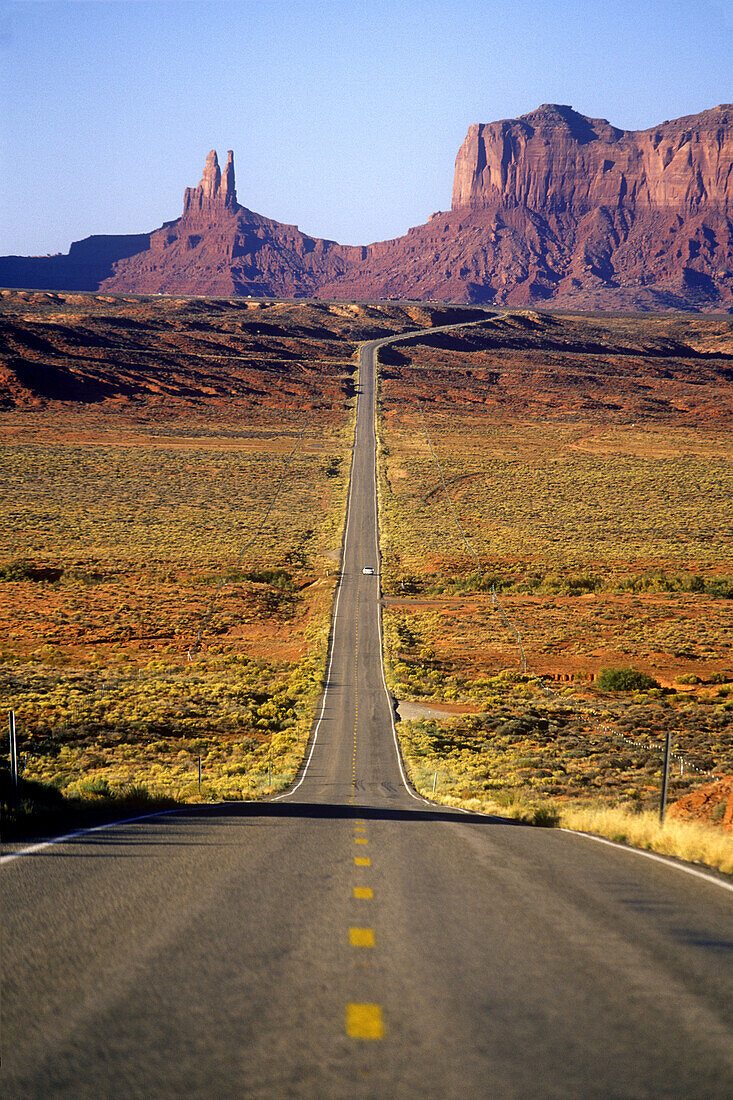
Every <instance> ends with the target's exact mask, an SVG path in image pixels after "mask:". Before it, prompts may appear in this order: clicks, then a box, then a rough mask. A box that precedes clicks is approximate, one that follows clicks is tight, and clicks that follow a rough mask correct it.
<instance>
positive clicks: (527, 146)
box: [0, 104, 733, 310]
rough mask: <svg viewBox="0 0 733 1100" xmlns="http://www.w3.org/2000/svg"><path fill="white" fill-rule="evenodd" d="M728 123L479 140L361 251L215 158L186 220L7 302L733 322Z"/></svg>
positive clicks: (540, 122)
mask: <svg viewBox="0 0 733 1100" xmlns="http://www.w3.org/2000/svg"><path fill="white" fill-rule="evenodd" d="M732 196H733V106H732V105H731V104H722V105H721V106H719V107H715V108H713V109H712V110H708V111H703V112H701V113H700V114H697V115H689V116H687V117H685V118H680V119H676V120H674V121H672V122H663V123H661V124H660V125H659V126H654V127H652V128H651V129H649V130H640V131H629V130H620V129H618V128H617V127H615V126H612V125H611V124H610V123H609V122H607V121H606V120H605V119H594V118H587V117H586V116H585V115H581V114H579V113H578V112H577V111H574V110H573V109H572V107H567V106H561V105H558V104H545V105H544V106H542V107H538V108H537V110H535V111H532V112H530V113H529V114H527V115H522V117H521V118H516V119H504V120H502V121H500V122H490V123H481V124H476V125H473V126H471V127H470V128H469V131H468V134H467V136H466V139H465V141H464V142H463V145H462V146H461V148H460V150H459V152H458V156H457V158H456V167H455V177H454V184H453V202H452V206H451V209H450V211H448V212H447V213H438V214H434V215H433V216H432V217H431V218H430V219H429V220H428V221H427V222H426V223H425V224H424V225H420V226H417V227H416V228H414V229H410V230H409V231H408V232H407V233H406V234H405V236H403V237H398V238H396V239H394V240H390V241H382V242H379V243H376V244H371V245H366V246H364V247H361V246H359V247H356V246H354V247H351V246H344V245H339V244H337V243H336V242H335V241H328V240H321V239H319V238H316V237H309V236H308V235H307V234H305V233H303V232H301V231H300V229H298V227H297V226H294V225H284V224H282V223H281V222H277V221H274V220H273V219H271V218H265V217H263V216H262V215H260V214H256V213H254V212H253V211H251V210H248V209H247V208H246V207H243V206H240V205H239V203H238V202H237V196H236V190H235V181H234V157H233V154H232V153H231V152H230V153H229V154H228V158H227V163H226V166H225V168H224V172H223V173H222V172H221V170H220V168H219V163H218V159H217V155H216V153H215V152H214V151H212V152H211V153H209V155H208V157H207V160H206V166H205V168H204V173H203V178H202V180H201V183H200V184H199V186H198V187H196V188H187V189H186V192H185V195H184V205H183V214H182V216H181V217H180V218H178V219H177V220H175V221H171V222H168V223H166V224H165V225H164V226H162V227H161V228H160V229H158V230H156V231H154V232H153V233H149V234H140V235H137V236H129V237H124V238H123V237H90V238H87V240H86V241H81V242H76V243H75V244H74V245H72V247H71V250H70V252H69V254H68V256H53V257H42V258H31V257H3V258H0V285H5V286H25V287H34V288H35V287H39V288H44V289H60V290H64V289H89V290H97V289H103V290H105V291H114V292H125V291H132V292H138V293H173V294H180V293H185V294H204V295H225V296H234V295H244V294H252V295H266V296H269V295H272V296H280V297H308V296H313V295H318V296H322V297H331V298H341V299H367V300H368V299H379V298H386V297H389V298H412V299H423V300H424V299H430V298H434V299H439V300H445V301H455V302H470V303H475V304H496V305H508V306H524V305H545V306H550V307H556V308H563V309H585V310H595V309H600V310H603V309H606V310H613V309H641V310H644V309H693V310H721V309H723V310H730V309H733V221H732V220H731V208H732V206H733V203H732V202H731V198H732Z"/></svg>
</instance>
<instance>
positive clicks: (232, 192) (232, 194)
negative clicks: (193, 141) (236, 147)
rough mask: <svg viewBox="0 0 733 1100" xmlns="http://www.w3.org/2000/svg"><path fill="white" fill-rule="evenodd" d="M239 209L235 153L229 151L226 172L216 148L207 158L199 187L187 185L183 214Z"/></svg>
mask: <svg viewBox="0 0 733 1100" xmlns="http://www.w3.org/2000/svg"><path fill="white" fill-rule="evenodd" d="M236 209H237V191H236V188H235V184H234V153H233V152H232V150H231V149H230V150H229V151H228V152H227V162H226V167H225V168H224V172H223V173H222V171H221V169H220V168H219V158H218V157H217V155H216V149H212V150H211V152H210V153H209V155H208V156H207V158H206V164H205V165H204V174H203V176H202V177H201V183H200V184H199V185H198V187H187V188H186V191H185V194H184V197H183V216H184V218H185V217H191V216H192V215H198V214H206V213H211V214H216V213H217V212H219V211H221V210H232V211H234V210H236Z"/></svg>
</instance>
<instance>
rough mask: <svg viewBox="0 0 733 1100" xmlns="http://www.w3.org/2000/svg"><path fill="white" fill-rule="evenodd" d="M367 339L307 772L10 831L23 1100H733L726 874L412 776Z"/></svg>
mask: <svg viewBox="0 0 733 1100" xmlns="http://www.w3.org/2000/svg"><path fill="white" fill-rule="evenodd" d="M373 349H374V345H367V346H366V347H365V349H364V352H363V355H362V369H361V392H360V397H359V412H358V426H357V442H356V448H355V453H354V467H353V479H352V486H351V493H350V503H349V514H348V525H347V531H346V536H345V546H344V560H343V570H342V579H341V582H340V586H339V589H338V594H337V605H336V609H335V618H334V628H333V635H332V648H331V663H330V668H329V671H328V681H327V686H326V691H325V694H324V698H323V710H322V715H321V719H320V721H319V723H318V727H317V733H316V735H315V739H314V740H313V741H312V749H311V751H310V756H309V757H308V759H307V765H306V768H305V770H304V772H303V773H302V777H301V779H300V782H298V783H297V785H295V786H294V788H293V789H292V791H291V792H290V793H288V794H286V795H285V796H281V797H280V798H279V799H277V800H273V801H271V802H268V803H259V804H254V803H250V804H239V805H236V804H229V805H223V806H211V807H202V808H196V809H194V810H192V811H186V812H181V813H175V814H170V815H165V816H157V817H152V818H150V819H147V820H140V821H137V822H134V823H128V824H117V825H115V826H113V827H111V828H106V829H102V830H99V831H96V832H92V833H86V834H83V835H79V836H76V837H74V838H72V839H70V840H67V841H66V842H64V843H61V844H53V845H50V846H47V847H43V848H38V849H36V850H35V851H33V852H30V853H27V854H19V853H18V852H12V851H8V850H7V849H6V854H5V856H4V857H3V864H2V866H1V867H0V879H1V884H2V891H3V945H2V953H3V985H2V1025H3V1026H2V1036H1V1040H0V1041H1V1043H2V1070H1V1071H0V1094H1V1095H2V1096H3V1097H13V1098H20V1097H55V1096H64V1097H115V1098H118V1097H145V1098H148V1097H188V1096H195V1097H239V1096H242V1097H267V1098H280V1097H313V1098H326V1097H344V1098H346V1097H375V1098H401V1097H419V1098H421V1100H424V1098H432V1097H435V1098H458V1097H461V1098H464V1097H466V1098H477V1097H479V1098H484V1097H486V1098H503V1097H517V1098H523V1100H524V1098H526V1097H532V1098H538V1097H604V1098H605V1097H654V1098H658V1097H686V1098H690V1097H716V1098H718V1097H720V1098H722V1097H726V1096H730V1095H732V1094H733V1030H732V1011H733V1010H732V1005H733V978H732V968H731V954H732V952H731V948H733V892H731V889H730V886H729V884H728V883H724V882H722V880H721V881H717V880H716V879H715V878H714V877H713V876H709V877H705V876H704V875H699V874H698V875H695V874H694V873H693V874H690V873H688V872H687V871H685V870H682V869H680V867H679V866H675V865H673V864H670V863H667V862H664V861H661V860H658V859H653V858H649V857H644V856H641V855H638V854H635V853H633V852H629V851H626V850H623V849H621V848H618V847H615V846H612V845H609V844H604V843H601V842H598V841H594V840H592V839H589V838H587V837H584V836H580V835H575V834H570V833H565V832H561V831H559V830H552V829H535V828H529V827H526V826H519V825H514V824H509V823H505V822H501V821H498V820H495V819H491V818H487V817H478V816H472V815H467V814H461V813H455V812H449V811H445V810H441V809H439V808H437V807H431V806H430V805H428V804H427V803H425V802H424V801H423V800H422V799H420V798H418V797H417V796H415V795H414V794H412V793H411V792H410V791H409V790H408V788H407V786H406V784H405V782H404V779H403V774H402V770H401V765H400V761H399V758H398V754H397V751H396V746H395V738H394V730H393V725H392V716H391V708H390V704H389V701H388V698H387V694H386V689H385V686H384V681H383V673H382V664H381V655H380V643H379V602H378V597H379V577H378V558H377V549H376V520H375V489H374V372H373ZM364 566H372V567H373V568H374V569H375V570H377V573H376V574H375V575H374V576H368V575H364V574H363V573H362V569H363V567H364Z"/></svg>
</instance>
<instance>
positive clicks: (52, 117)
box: [0, 0, 733, 255]
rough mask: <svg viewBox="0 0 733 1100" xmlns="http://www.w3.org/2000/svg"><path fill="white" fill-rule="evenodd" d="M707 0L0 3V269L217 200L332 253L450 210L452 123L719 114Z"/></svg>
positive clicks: (724, 32)
mask: <svg viewBox="0 0 733 1100" xmlns="http://www.w3.org/2000/svg"><path fill="white" fill-rule="evenodd" d="M730 7H731V5H730V4H729V3H727V2H724V0H683V2H678V0H602V2H600V0H528V2H525V3H522V2H521V0H502V2H495V0H440V2H434V0H241V2H240V0H208V2H198V0H163V2H153V3H149V2H147V0H108V2H105V3H97V2H87V0H67V2H63V3H48V2H45V0H24V2H0V96H1V101H0V254H8V253H20V254H23V255H28V254H43V253H46V252H57V251H66V250H67V249H68V247H69V244H70V243H71V241H72V240H76V239H79V238H81V237H85V236H88V235H89V234H91V233H130V232H143V231H148V230H151V229H154V228H156V227H157V226H159V225H160V224H161V223H162V222H163V221H166V220H170V219H172V218H176V217H178V216H179V215H180V212H181V206H182V198H183V191H184V188H185V187H187V186H189V185H195V184H197V183H198V181H199V179H200V178H201V170H202V167H203V162H204V159H205V156H206V153H207V152H208V150H209V149H211V148H216V149H218V151H219V156H220V159H221V158H222V157H223V155H224V154H225V152H226V150H227V149H234V152H235V163H236V173H237V192H238V198H239V201H240V202H241V203H242V204H243V205H245V206H248V207H250V208H251V209H253V210H256V211H258V212H259V213H261V214H265V215H267V216H268V217H273V218H277V219H278V220H279V221H284V222H293V223H296V224H298V225H299V226H300V228H301V229H303V230H304V231H305V232H308V233H311V234H313V235H315V236H325V237H331V238H334V239H336V240H339V241H341V242H342V243H346V244H357V243H359V244H366V243H368V242H370V241H374V240H381V239H385V238H387V237H392V236H397V235H399V234H402V233H404V232H405V231H406V230H407V229H408V227H409V226H411V225H418V224H420V223H422V222H423V221H425V220H426V219H427V218H428V217H429V215H430V214H431V213H432V212H433V211H434V210H438V209H443V210H444V209H447V208H448V207H449V205H450V195H451V184H452V177H453V164H454V160H455V155H456V152H457V151H458V148H459V146H460V144H461V142H462V140H463V138H464V136H465V132H466V129H467V128H468V126H469V125H470V124H471V123H472V122H490V121H492V120H494V119H499V118H509V117H514V116H516V115H519V114H524V113H526V112H527V111H530V110H532V109H533V108H534V107H537V106H538V105H539V104H540V103H548V102H556V103H568V104H571V105H572V106H573V107H575V108H576V109H577V110H579V111H581V112H582V113H584V114H587V115H592V116H595V117H603V118H608V119H609V120H610V121H611V122H613V123H614V124H615V125H617V126H620V127H623V128H625V129H644V128H646V127H648V126H653V125H655V124H656V123H658V122H661V121H663V120H664V119H670V118H676V117H678V116H680V115H685V114H692V113H696V112H697V111H700V110H703V109H705V108H707V107H712V106H715V105H716V104H718V103H720V102H730V101H731V100H733V80H732V79H731V77H732V76H733V49H732V41H733V20H732V19H731V16H730V13H729V8H730Z"/></svg>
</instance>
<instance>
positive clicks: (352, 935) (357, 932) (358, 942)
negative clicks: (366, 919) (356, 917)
mask: <svg viewBox="0 0 733 1100" xmlns="http://www.w3.org/2000/svg"><path fill="white" fill-rule="evenodd" d="M349 943H350V944H351V946H352V947H374V929H373V928H350V929H349Z"/></svg>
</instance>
